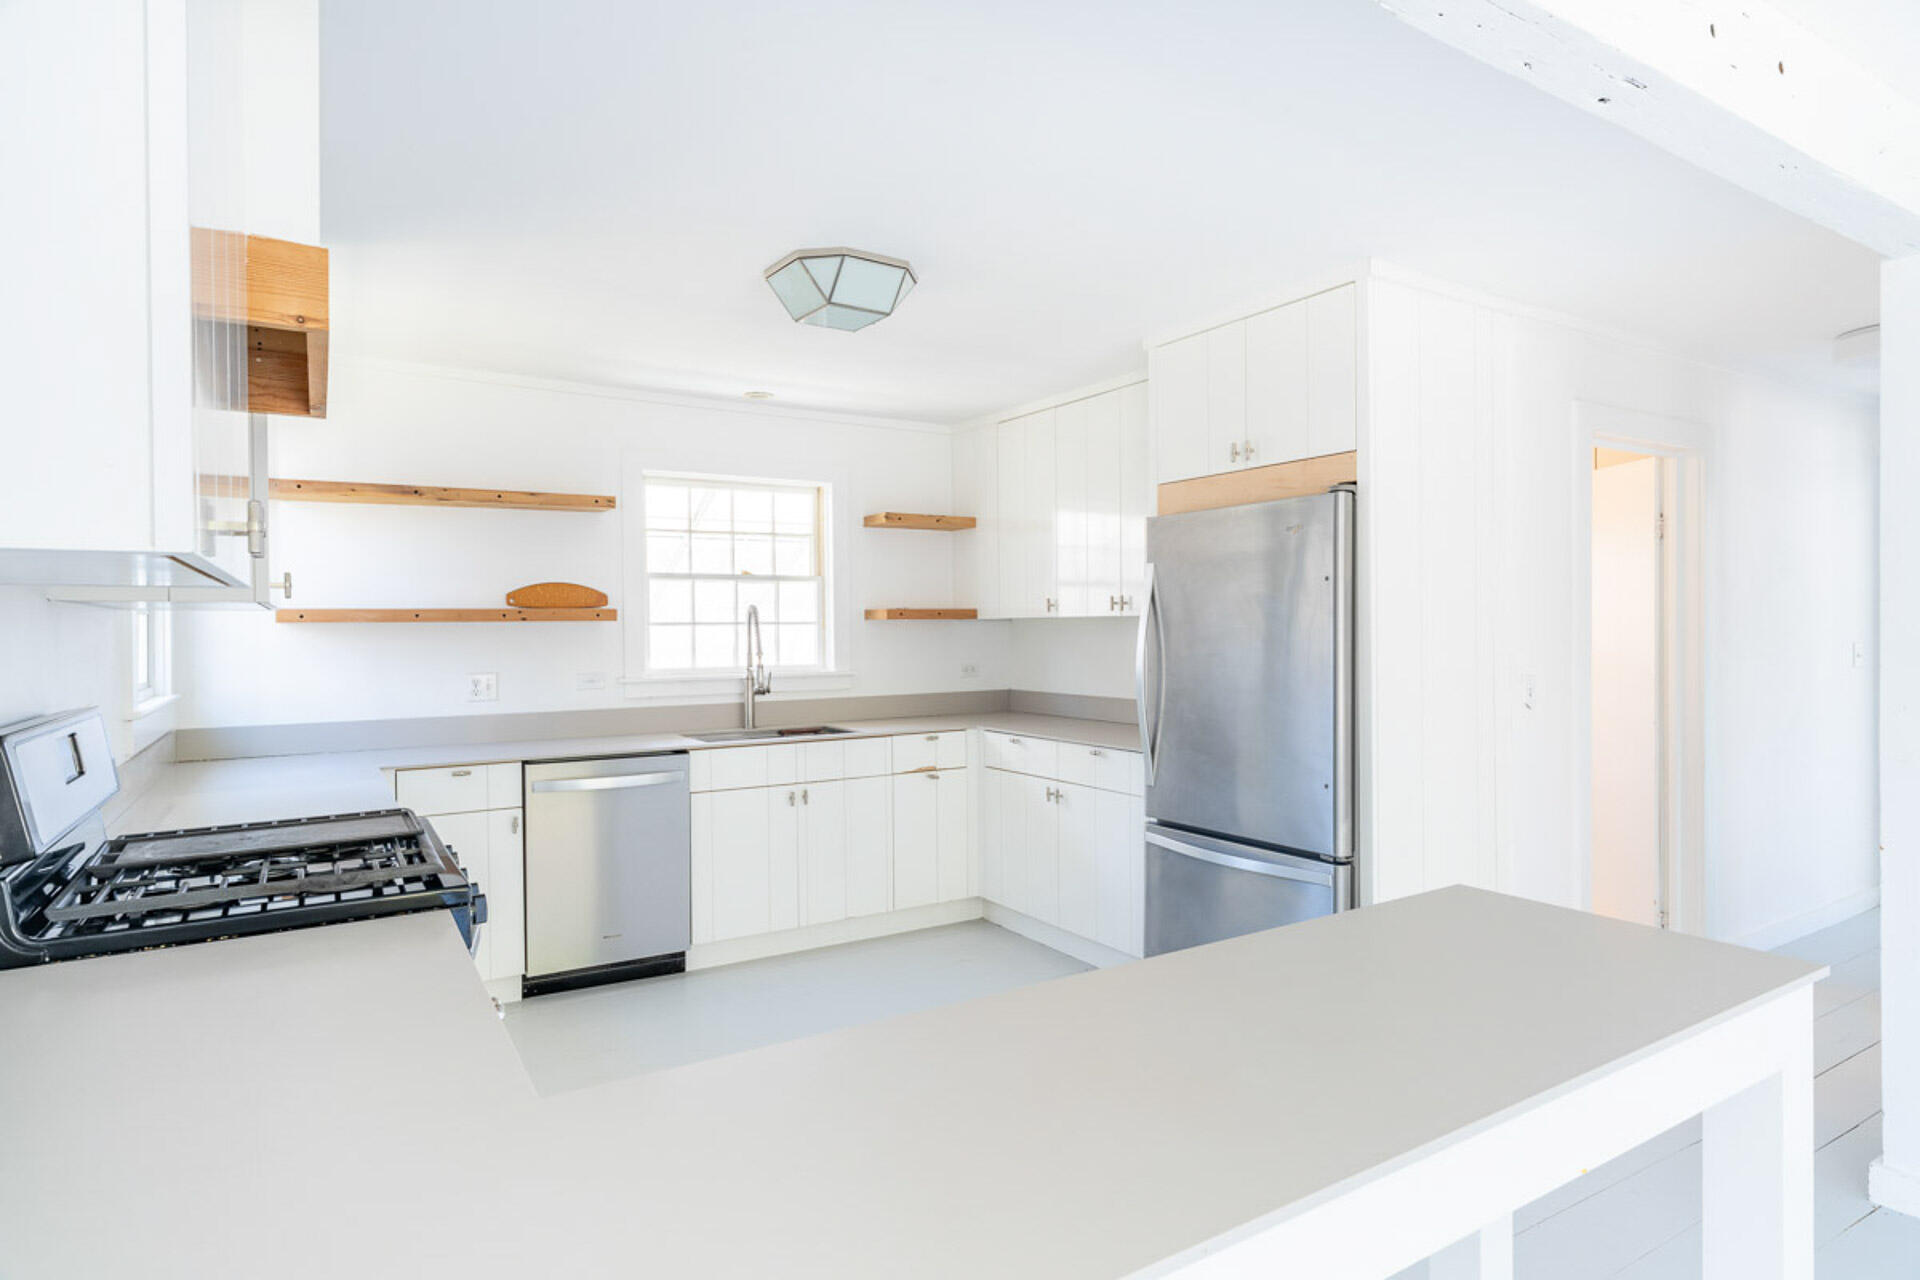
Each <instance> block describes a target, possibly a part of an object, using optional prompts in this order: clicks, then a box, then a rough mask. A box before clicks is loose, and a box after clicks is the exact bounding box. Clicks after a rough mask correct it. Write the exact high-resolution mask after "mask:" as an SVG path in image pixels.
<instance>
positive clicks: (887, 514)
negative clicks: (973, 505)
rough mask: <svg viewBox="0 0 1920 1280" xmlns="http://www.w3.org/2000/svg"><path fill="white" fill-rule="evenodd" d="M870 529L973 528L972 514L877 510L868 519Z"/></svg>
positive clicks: (867, 524) (867, 523)
mask: <svg viewBox="0 0 1920 1280" xmlns="http://www.w3.org/2000/svg"><path fill="white" fill-rule="evenodd" d="M866 526H867V528H869V529H948V530H951V529H971V528H973V526H974V518H973V517H972V516H923V515H916V514H915V513H913V512H911V511H876V512H874V513H873V514H872V515H870V516H868V517H867V519H866Z"/></svg>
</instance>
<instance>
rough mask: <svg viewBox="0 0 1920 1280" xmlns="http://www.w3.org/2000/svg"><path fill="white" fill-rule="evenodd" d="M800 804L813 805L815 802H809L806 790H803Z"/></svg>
mask: <svg viewBox="0 0 1920 1280" xmlns="http://www.w3.org/2000/svg"><path fill="white" fill-rule="evenodd" d="M800 803H801V804H812V803H813V801H811V800H809V799H807V793H806V792H805V791H804V790H803V791H801V793H800Z"/></svg>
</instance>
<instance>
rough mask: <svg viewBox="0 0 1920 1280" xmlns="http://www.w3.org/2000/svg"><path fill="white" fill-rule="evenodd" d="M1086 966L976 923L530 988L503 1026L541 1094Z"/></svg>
mask: <svg viewBox="0 0 1920 1280" xmlns="http://www.w3.org/2000/svg"><path fill="white" fill-rule="evenodd" d="M1090 967H1091V966H1089V965H1086V964H1082V963H1081V962H1080V961H1078V960H1075V959H1073V958H1072V957H1071V956H1065V955H1062V954H1061V953H1060V952H1058V951H1055V950H1053V949H1052V948H1051V947H1044V946H1041V945H1040V944H1039V943H1037V942H1031V941H1029V940H1028V939H1026V938H1023V937H1021V936H1020V935H1019V934H1016V933H1009V932H1008V931H1007V930H1005V929H1002V928H1001V927H1000V926H999V925H994V924H988V923H987V922H986V921H984V920H969V921H967V922H966V923H964V924H952V925H945V926H942V927H941V928H938V929H922V930H919V931H917V932H914V933H903V934H896V935H894V936H893V937H890V938H874V939H872V940H870V941H866V942H850V943H847V944H845V945H842V946H837V947H822V948H820V949H819V950H817V951H802V952H799V953H797V954H795V955H787V956H775V957H773V958H772V959H768V960H750V961H747V962H745V963H743V964H733V965H727V966H725V967H723V968H719V969H703V970H700V971H699V972H696V973H684V974H678V975H675V976H673V977H668V978H648V979H646V980H645V981H642V982H627V983H621V984H619V985H617V986H607V987H592V988H588V989H587V990H584V991H569V992H563V993H561V994H558V995H548V996H538V997H536V998H534V999H532V1000H522V1001H520V1002H518V1003H516V1004H511V1005H508V1006H507V1034H508V1035H510V1036H512V1037H513V1043H514V1047H515V1048H516V1049H518V1050H519V1052H520V1060H521V1062H523V1063H524V1064H525V1065H526V1068H527V1073H528V1075H530V1076H531V1077H532V1078H533V1085H534V1088H535V1089H537V1090H539V1091H540V1092H541V1093H543V1094H552V1093H561V1092H564V1091H566V1090H568V1089H580V1088H585V1087H586V1086H588V1085H595V1084H601V1083H603V1082H605V1081H608V1080H617V1079H621V1078H623V1077H626V1076H636V1075H641V1074H644V1073H645V1072H648V1071H658V1070H660V1069H661V1068H662V1067H677V1066H680V1065H682V1064H684V1063H688V1062H698V1061H700V1060H701V1059H704V1058H717V1057H720V1056H721V1055H722V1054H728V1053H738V1052H740V1051H741V1050H743V1049H754V1048H758V1047H759V1046H761V1045H767V1044H777V1043H779V1042H780V1041H783V1040H797V1039H799V1038H800V1037H801V1036H810V1035H816V1034H818V1033H819V1032H822V1031H832V1030H834V1029H835V1028H837V1027H850V1026H854V1025H856V1024H859V1023H863V1022H874V1021H877V1020H879V1019H881V1018H891V1017H893V1016H895V1015H896V1014H902V1013H912V1012H914V1011H915V1010H918V1009H931V1008H933V1007H935V1006H936V1005H943V1004H953V1003H955V1002H956V1001H960V1000H971V999H973V998H974V997H975V996H984V995H991V994H993V993H994V992H996V991H1007V990H1011V989H1012V988H1014V987H1023V986H1026V985H1027V984H1028V983H1033V982H1044V981H1046V980H1047V979H1048V978H1059V977H1063V976H1065V975H1066V974H1069V973H1080V972H1083V971H1084V970H1086V969H1088V968H1090Z"/></svg>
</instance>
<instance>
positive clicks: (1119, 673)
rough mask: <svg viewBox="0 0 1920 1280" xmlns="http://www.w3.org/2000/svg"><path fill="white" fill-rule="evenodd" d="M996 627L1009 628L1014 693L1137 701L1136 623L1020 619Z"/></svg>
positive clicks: (1128, 620) (1125, 620)
mask: <svg viewBox="0 0 1920 1280" xmlns="http://www.w3.org/2000/svg"><path fill="white" fill-rule="evenodd" d="M998 625H1000V626H1004V627H1007V628H1009V640H1008V654H1007V672H1008V681H1009V683H1010V684H1011V686H1012V687H1013V688H1015V689H1036V690H1040V691H1042V692H1046V693H1075V694H1085V695H1088V696H1091V697H1100V698H1125V699H1127V700H1128V701H1132V700H1133V648H1134V636H1135V635H1136V634H1137V632H1138V628H1139V625H1140V624H1139V620H1138V619H1137V618H1022V619H1015V620H1012V621H1009V622H1004V623H1000V624H998Z"/></svg>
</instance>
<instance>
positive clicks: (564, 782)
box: [527, 773, 687, 792]
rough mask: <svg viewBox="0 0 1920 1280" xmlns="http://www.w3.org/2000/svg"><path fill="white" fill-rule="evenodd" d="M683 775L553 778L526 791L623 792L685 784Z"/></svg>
mask: <svg viewBox="0 0 1920 1280" xmlns="http://www.w3.org/2000/svg"><path fill="white" fill-rule="evenodd" d="M686 780H687V775H686V774H685V773H610V774H606V775H603V776H601V777H598V778H553V779H549V780H546V781H542V782H535V783H530V784H529V785H528V788H527V789H528V790H530V791H534V792H548V791H624V790H626V789H627V788H629V787H664V786H668V785H669V784H672V783H675V782H685V781H686Z"/></svg>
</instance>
